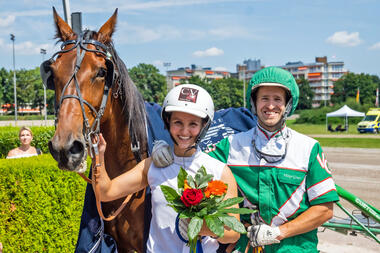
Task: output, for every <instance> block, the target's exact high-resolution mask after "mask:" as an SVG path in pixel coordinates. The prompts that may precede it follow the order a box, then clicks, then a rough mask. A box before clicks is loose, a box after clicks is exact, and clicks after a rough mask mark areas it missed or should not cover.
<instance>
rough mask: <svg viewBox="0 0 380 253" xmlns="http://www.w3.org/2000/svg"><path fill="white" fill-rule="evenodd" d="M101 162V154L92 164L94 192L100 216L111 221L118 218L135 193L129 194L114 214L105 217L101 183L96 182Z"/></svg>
mask: <svg viewBox="0 0 380 253" xmlns="http://www.w3.org/2000/svg"><path fill="white" fill-rule="evenodd" d="M100 166H101V164H100V163H99V154H96V155H95V163H93V165H92V171H93V179H92V184H93V186H94V193H95V199H96V208H97V209H98V213H99V216H100V217H101V218H102V219H103V220H105V221H111V220H113V219H115V218H116V216H117V215H118V214H119V213H120V212H121V211H122V210H123V208H124V207H125V206H126V205H127V204H128V202H129V201H130V199H131V197H132V195H133V194H131V195H128V196H127V197H126V198H125V199H124V201H123V203H122V204H121V206H120V207H119V208H118V209H117V210H116V211H115V213H114V214H112V215H110V216H109V217H105V216H104V214H103V211H102V204H101V202H100V189H99V187H100V186H99V184H97V183H96V181H97V178H98V177H99V173H100V172H99V170H98V167H100Z"/></svg>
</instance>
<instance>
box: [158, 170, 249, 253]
mask: <svg viewBox="0 0 380 253" xmlns="http://www.w3.org/2000/svg"><path fill="white" fill-rule="evenodd" d="M160 187H161V190H162V192H163V194H164V196H165V199H166V201H167V202H168V206H170V207H172V208H173V209H174V210H175V211H176V212H177V213H178V214H179V218H180V219H190V222H189V225H188V229H187V236H188V239H189V240H188V244H187V245H188V246H189V247H190V253H195V252H196V248H197V247H196V245H197V240H199V239H200V238H199V232H200V231H201V228H202V226H203V223H204V222H205V223H206V225H207V227H208V228H209V229H210V231H211V232H213V233H214V234H215V235H217V236H218V237H223V236H224V226H227V227H229V228H231V229H232V230H234V231H236V232H238V233H241V234H245V233H246V230H245V227H244V225H243V224H242V223H241V222H240V221H239V220H237V219H236V218H235V217H234V216H230V215H229V213H238V214H250V213H253V212H255V211H254V210H250V209H248V208H231V206H233V205H236V204H239V203H240V202H242V201H243V200H244V198H242V197H235V198H230V199H226V200H224V197H225V195H226V193H227V189H228V185H227V184H225V183H224V182H222V181H220V180H213V175H211V174H207V172H206V169H205V167H203V166H201V168H200V169H199V170H198V171H197V173H196V174H195V175H194V177H192V176H191V175H188V173H187V172H186V170H184V169H183V168H182V167H181V168H180V171H179V173H178V176H177V188H178V190H176V189H173V188H171V187H169V186H166V185H161V186H160ZM228 207H230V208H228ZM198 244H199V243H198Z"/></svg>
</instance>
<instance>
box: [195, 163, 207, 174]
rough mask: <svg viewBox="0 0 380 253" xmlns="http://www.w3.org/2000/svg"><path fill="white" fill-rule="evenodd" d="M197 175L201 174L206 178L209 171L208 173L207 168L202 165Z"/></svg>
mask: <svg viewBox="0 0 380 253" xmlns="http://www.w3.org/2000/svg"><path fill="white" fill-rule="evenodd" d="M197 174H201V175H202V176H206V175H207V171H206V168H205V167H204V166H203V165H202V166H201V167H200V168H199V170H198V171H197Z"/></svg>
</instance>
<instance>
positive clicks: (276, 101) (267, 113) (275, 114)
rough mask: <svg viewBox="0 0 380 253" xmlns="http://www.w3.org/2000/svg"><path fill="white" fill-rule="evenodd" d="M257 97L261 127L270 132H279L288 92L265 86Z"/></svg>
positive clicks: (257, 110) (279, 88) (260, 89)
mask: <svg viewBox="0 0 380 253" xmlns="http://www.w3.org/2000/svg"><path fill="white" fill-rule="evenodd" d="M258 89H259V90H258V91H257V95H256V112H257V117H258V120H259V123H260V125H261V126H262V127H263V128H265V129H266V130H268V131H271V132H274V131H276V130H278V127H279V126H278V124H279V123H280V121H281V118H282V115H284V112H285V106H286V92H285V89H284V88H281V87H276V86H263V87H260V88H258Z"/></svg>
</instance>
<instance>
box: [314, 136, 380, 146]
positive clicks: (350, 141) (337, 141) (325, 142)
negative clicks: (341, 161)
mask: <svg viewBox="0 0 380 253" xmlns="http://www.w3.org/2000/svg"><path fill="white" fill-rule="evenodd" d="M314 139H316V140H318V141H319V143H321V145H322V147H346V148H380V139H371V138H319V137H317V138H314Z"/></svg>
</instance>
